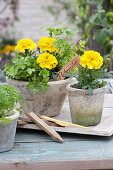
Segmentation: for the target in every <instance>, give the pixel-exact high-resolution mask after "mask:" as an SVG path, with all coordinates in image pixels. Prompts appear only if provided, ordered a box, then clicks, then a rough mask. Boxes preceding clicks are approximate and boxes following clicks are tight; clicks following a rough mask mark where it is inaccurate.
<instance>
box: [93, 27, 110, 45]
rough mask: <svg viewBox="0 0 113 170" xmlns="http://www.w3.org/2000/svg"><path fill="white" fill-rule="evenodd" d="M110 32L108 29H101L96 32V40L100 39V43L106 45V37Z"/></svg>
mask: <svg viewBox="0 0 113 170" xmlns="http://www.w3.org/2000/svg"><path fill="white" fill-rule="evenodd" d="M107 36H108V34H107V32H106V31H104V30H100V31H98V32H97V34H96V40H97V41H98V43H99V44H100V45H102V46H103V45H104V44H105V43H106V38H107Z"/></svg>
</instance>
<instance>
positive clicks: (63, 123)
mask: <svg viewBox="0 0 113 170" xmlns="http://www.w3.org/2000/svg"><path fill="white" fill-rule="evenodd" d="M40 118H42V119H46V120H50V121H52V122H56V123H57V124H59V125H62V126H67V125H68V126H75V127H79V128H83V129H88V127H85V126H81V125H77V124H73V123H69V122H64V121H61V120H56V119H53V118H50V117H47V116H44V115H42V116H40Z"/></svg>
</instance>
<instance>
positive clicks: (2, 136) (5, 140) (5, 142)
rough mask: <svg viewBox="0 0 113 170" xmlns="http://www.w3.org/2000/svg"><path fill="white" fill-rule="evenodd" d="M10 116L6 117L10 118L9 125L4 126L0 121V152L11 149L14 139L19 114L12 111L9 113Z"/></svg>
mask: <svg viewBox="0 0 113 170" xmlns="http://www.w3.org/2000/svg"><path fill="white" fill-rule="evenodd" d="M10 115H11V116H8V117H6V118H10V119H11V120H12V122H11V123H9V124H7V125H5V126H4V125H3V124H2V122H1V121H0V152H5V151H8V150H10V149H12V148H13V145H14V138H15V132H16V126H17V119H18V117H19V112H17V111H16V110H13V111H11V112H10Z"/></svg>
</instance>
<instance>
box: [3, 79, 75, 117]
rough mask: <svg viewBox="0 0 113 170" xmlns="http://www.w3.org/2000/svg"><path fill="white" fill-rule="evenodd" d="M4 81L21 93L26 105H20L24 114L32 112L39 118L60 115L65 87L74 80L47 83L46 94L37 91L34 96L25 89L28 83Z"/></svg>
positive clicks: (65, 94) (64, 96)
mask: <svg viewBox="0 0 113 170" xmlns="http://www.w3.org/2000/svg"><path fill="white" fill-rule="evenodd" d="M6 80H7V83H8V84H10V85H11V86H13V87H14V88H15V89H16V90H18V91H20V92H21V93H22V95H23V98H24V100H25V102H26V105H24V104H22V103H21V105H22V107H23V111H24V114H27V113H29V112H34V113H35V114H37V115H39V116H40V115H41V114H43V115H46V116H50V117H53V116H56V115H58V114H60V110H61V108H62V106H63V104H64V101H65V98H66V96H67V93H66V86H67V85H68V84H69V83H73V82H74V81H75V78H71V79H70V78H69V79H65V80H60V81H51V82H48V85H49V88H48V90H47V92H46V93H41V92H40V91H38V92H37V93H36V94H35V95H34V94H32V93H31V91H30V89H29V88H27V87H26V85H27V84H28V82H25V81H17V80H9V79H6Z"/></svg>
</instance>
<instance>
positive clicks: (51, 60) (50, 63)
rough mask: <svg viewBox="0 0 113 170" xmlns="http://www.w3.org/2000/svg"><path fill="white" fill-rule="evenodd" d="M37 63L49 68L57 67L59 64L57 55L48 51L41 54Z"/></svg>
mask: <svg viewBox="0 0 113 170" xmlns="http://www.w3.org/2000/svg"><path fill="white" fill-rule="evenodd" d="M37 63H39V65H40V67H41V68H44V67H45V68H48V69H49V70H51V69H53V68H55V67H56V65H57V64H58V62H57V59H56V57H55V56H53V55H52V54H50V53H48V52H45V53H43V54H39V57H38V58H37Z"/></svg>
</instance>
